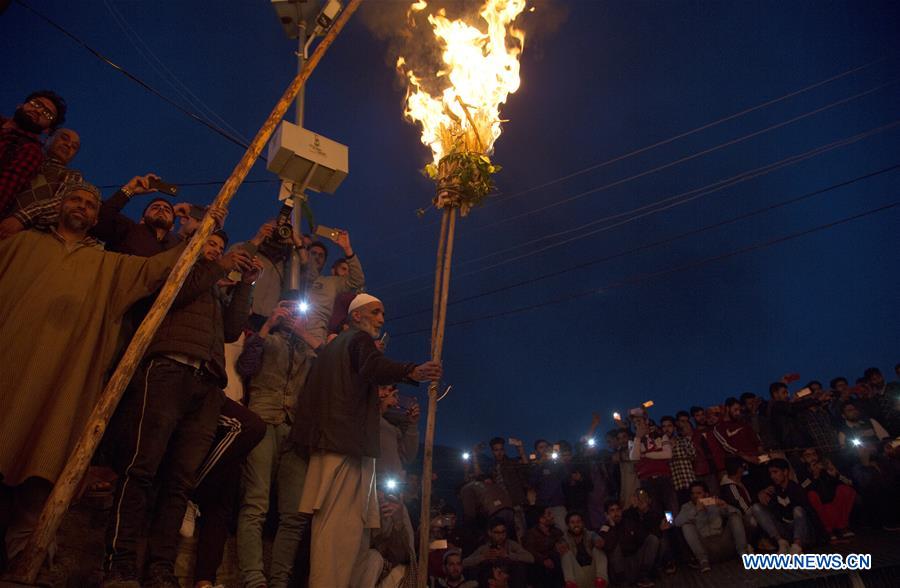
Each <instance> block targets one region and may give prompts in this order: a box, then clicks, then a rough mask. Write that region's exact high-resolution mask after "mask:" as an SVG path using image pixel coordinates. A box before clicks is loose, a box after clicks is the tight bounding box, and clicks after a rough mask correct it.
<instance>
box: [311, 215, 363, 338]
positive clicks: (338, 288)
mask: <svg viewBox="0 0 900 588" xmlns="http://www.w3.org/2000/svg"><path fill="white" fill-rule="evenodd" d="M322 228H323V227H320V229H322ZM317 233H319V234H322V233H324V236H325V237H327V238H328V239H331V240H332V241H334V243H336V244H337V245H338V247H340V248H341V251H343V253H344V257H343V261H344V262H345V264H346V271H344V268H343V265H344V264H336V265H335V266H333V267H332V270H331V275H330V276H325V275H322V271H323V270H324V269H325V261H326V259H327V256H328V251H327V250H326V249H325V246H324V245H323V244H322V243H321V242H318V241H316V242H313V243H312V244H310V246H309V257H310V266H311V267H310V268H309V269H308V270H307V280H308V283H309V287H308V288H307V292H306V296H307V302H308V303H309V310H310V313H309V330H310V333H311V334H312V335H313V336H314V337H316V338H317V339H320V340H321V341H323V342H324V341H325V339H326V337H327V336H328V322H329V320H330V319H331V313H332V311H333V309H334V301H335V299H336V298H337V296H338V295H339V294H343V293H345V292H358V291H359V290H361V289H362V288H363V287H365V285H366V277H365V274H363V269H362V265H361V264H360V262H359V257H358V256H357V255H356V253H354V251H353V247H352V246H351V245H350V233H348V232H347V231H341V230H338V229H327V228H326V230H324V231H322V230H319V229H317Z"/></svg>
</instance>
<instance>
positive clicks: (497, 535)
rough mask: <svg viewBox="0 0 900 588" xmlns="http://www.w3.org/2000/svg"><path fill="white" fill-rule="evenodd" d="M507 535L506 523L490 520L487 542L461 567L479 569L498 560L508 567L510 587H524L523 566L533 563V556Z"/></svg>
mask: <svg viewBox="0 0 900 588" xmlns="http://www.w3.org/2000/svg"><path fill="white" fill-rule="evenodd" d="M507 535H508V531H507V529H506V523H505V522H503V521H502V520H500V519H494V520H492V521H491V522H490V524H489V525H488V542H487V543H485V544H484V545H482V546H481V547H479V548H478V549H476V550H475V553H473V554H472V555H470V556H469V557H467V558H466V559H464V560H463V565H464V566H465V567H467V568H475V567H478V568H481V567H483V566H485V565H490V564H491V563H492V562H494V561H496V560H500V561H502V562H503V563H506V564H508V565H509V573H510V585H511V586H521V587H524V586H525V585H526V584H527V582H526V579H525V578H526V573H525V567H524V565H527V564H531V563H534V556H532V555H531V554H530V553H528V551H526V550H525V548H524V547H522V546H521V545H519V544H518V543H516V542H515V541H511V540H510V539H508V538H507Z"/></svg>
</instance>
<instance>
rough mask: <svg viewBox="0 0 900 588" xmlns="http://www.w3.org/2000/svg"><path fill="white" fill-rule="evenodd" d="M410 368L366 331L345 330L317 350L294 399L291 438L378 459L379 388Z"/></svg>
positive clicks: (315, 446) (299, 443) (311, 445)
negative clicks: (387, 354)
mask: <svg viewBox="0 0 900 588" xmlns="http://www.w3.org/2000/svg"><path fill="white" fill-rule="evenodd" d="M414 367H415V364H413V363H397V362H395V361H392V360H390V359H388V358H387V357H385V356H384V355H383V354H382V353H381V352H380V351H378V349H376V348H375V341H374V340H373V339H372V336H371V335H369V334H368V333H365V332H363V331H360V330H359V329H349V330H347V331H344V332H343V333H341V334H340V335H338V337H337V339H335V340H334V341H332V342H331V343H329V344H328V345H326V346H325V347H324V348H322V350H321V351H320V352H319V356H318V358H317V359H316V363H315V365H313V368H312V371H311V372H310V374H309V380H307V383H306V386H305V387H304V388H303V390H302V391H301V392H300V396H299V397H298V399H297V408H296V420H295V421H294V425H293V428H292V429H291V439H292V440H293V441H294V443H295V444H296V446H297V447H298V448H299V449H301V450H304V449H305V450H307V451H316V450H324V451H330V452H334V453H340V454H343V455H350V456H353V457H363V456H365V457H375V458H377V457H379V456H380V455H381V438H380V431H381V428H380V419H381V415H380V413H379V412H378V390H377V386H378V385H386V384H393V383H395V382H400V381H403V380H405V379H406V378H407V376H408V375H409V373H410V372H411V371H412V370H413V368H414Z"/></svg>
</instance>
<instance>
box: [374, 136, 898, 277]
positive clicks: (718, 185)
mask: <svg viewBox="0 0 900 588" xmlns="http://www.w3.org/2000/svg"><path fill="white" fill-rule="evenodd" d="M898 125H900V120H895V121H893V122H891V123H888V124H885V125H882V126H879V127H875V128H873V129H869V130H867V131H864V132H862V133H858V134H856V135H853V136H850V137H847V138H844V139H841V140H838V141H834V142H832V143H828V144H825V145H821V146H819V147H816V148H814V149H811V150H809V151H806V152H804V153H800V154H797V155H792V156H790V157H787V158H784V159H781V160H779V161H776V162H773V163H770V164H767V165H764V166H761V167H759V168H756V169H753V170H747V171H744V172H741V173H739V174H737V175H735V176H731V177H729V178H725V179H722V180H718V181H716V182H712V183H710V184H706V185H704V186H700V187H698V188H694V189H692V190H688V191H686V192H681V193H679V194H676V195H674V196H669V197H667V198H663V199H661V200H656V201H654V202H651V203H649V204H646V205H644V206H639V207H637V208H633V209H630V210H627V211H624V212H621V213H616V214H613V215H608V216H605V217H602V218H599V219H595V220H593V221H590V222H588V223H587V224H584V225H581V226H579V227H575V228H572V229H566V230H563V231H558V232H557V233H552V234H548V235H545V236H542V237H538V238H536V239H531V240H529V241H527V242H525V243H522V244H519V245H515V246H512V247H507V248H506V249H500V250H497V251H494V252H492V253H487V254H484V255H481V256H478V257H475V258H470V259H467V260H464V261H461V262H459V263H458V264H457V267H462V266H466V265H469V264H472V263H475V262H477V261H481V260H483V259H487V258H490V257H494V256H496V255H501V254H503V253H508V252H510V251H516V250H520V249H523V248H525V247H528V246H530V245H533V244H535V243H538V242H540V241H544V240H547V239H552V238H555V237H559V236H563V235H566V234H569V233H572V232H576V231H580V230H583V229H585V228H589V227H591V226H595V225H597V224H600V223H603V222H607V221H610V220H615V219H617V218H621V217H623V216H628V215H634V216H631V217H630V218H626V219H625V220H622V221H619V222H616V223H613V224H610V225H606V226H604V227H600V228H598V229H594V230H592V231H589V232H587V233H583V234H581V235H577V236H573V237H570V238H567V239H564V240H562V241H558V242H556V243H550V244H548V245H545V246H542V247H540V248H538V249H535V250H533V251H529V252H528V253H524V254H521V255H517V256H513V257H511V258H507V259H504V260H500V261H497V262H495V263H492V264H490V265H487V266H484V267H482V268H479V269H476V270H471V271H468V272H463V273H461V274H457V276H456V277H457V278H463V277H467V276H471V275H474V274H477V273H481V272H485V271H488V270H491V269H494V268H497V267H500V266H503V265H507V264H509V263H513V262H515V261H519V260H521V259H525V258H530V257H532V256H534V255H536V254H538V253H543V252H545V251H549V250H550V249H555V248H556V247H561V246H562V245H566V244H568V243H571V242H574V241H578V240H581V239H585V238H587V237H590V236H592V235H595V234H597V233H600V232H604V231H608V230H611V229H614V228H616V227H619V226H622V225H625V224H628V223H631V222H633V221H636V220H639V219H641V218H644V217H646V216H650V215H653V214H657V213H659V212H663V211H665V210H668V209H670V208H674V207H676V206H682V205H684V204H687V203H689V202H691V201H693V200H696V199H698V198H701V197H703V196H707V195H709V194H713V193H715V192H718V191H720V190H724V189H727V188H730V187H733V186H736V185H738V184H740V183H742V182H745V181H749V180H751V179H754V178H757V177H760V176H763V175H766V174H768V173H771V172H774V171H777V170H779V169H782V168H785V167H788V166H790V165H794V164H796V163H800V162H802V161H805V160H807V159H811V158H813V157H816V156H818V155H821V154H822V153H826V152H828V151H831V150H834V149H837V148H840V147H844V146H846V145H850V144H852V143H855V142H858V141H861V140H863V139H866V138H868V137H870V136H873V135H875V134H878V133H881V132H884V131H887V130H890V129H892V128H895V127H897V126H898ZM668 202H672V203H671V204H666V203H668ZM664 204H665V206H663V205H664ZM648 209H651V210H649V211H648V212H644V213H642V214H635V213H638V212H641V211H643V210H648ZM428 277H430V274H419V275H417V276H414V277H411V278H405V279H403V280H398V281H395V282H391V283H389V284H386V285H384V286H381V287H380V289H382V290H383V289H387V288H392V287H395V286H398V285H401V284H405V283H408V282H413V281H417V280H420V279H423V278H428ZM424 289H426V288H424V287H423V288H418V289H415V290H411V291H409V292H408V294H414V293H417V292H419V291H421V290H424Z"/></svg>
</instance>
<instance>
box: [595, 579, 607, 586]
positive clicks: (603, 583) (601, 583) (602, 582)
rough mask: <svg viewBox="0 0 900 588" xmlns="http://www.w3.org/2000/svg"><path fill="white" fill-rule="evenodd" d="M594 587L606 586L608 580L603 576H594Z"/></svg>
mask: <svg viewBox="0 0 900 588" xmlns="http://www.w3.org/2000/svg"><path fill="white" fill-rule="evenodd" d="M594 588H606V580H604V579H603V578H594Z"/></svg>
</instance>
